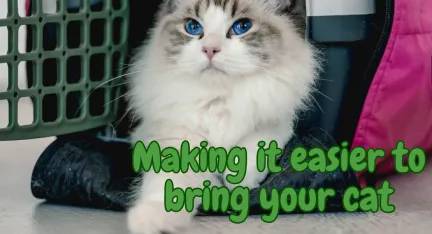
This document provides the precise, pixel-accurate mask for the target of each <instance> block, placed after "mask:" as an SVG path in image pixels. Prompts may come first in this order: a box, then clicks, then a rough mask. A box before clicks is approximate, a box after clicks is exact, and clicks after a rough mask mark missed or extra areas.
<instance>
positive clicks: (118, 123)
mask: <svg viewBox="0 0 432 234" xmlns="http://www.w3.org/2000/svg"><path fill="white" fill-rule="evenodd" d="M135 103H136V101H135V102H134V103H132V105H130V107H129V108H128V109H127V110H126V111H125V113H124V114H123V116H122V117H121V118H120V119H119V120H117V121H116V122H115V123H114V124H115V126H114V129H116V128H117V127H118V126H119V125H120V123H121V122H122V121H123V120H124V119H125V118H126V116H127V115H128V114H129V112H130V111H132V106H134V105H135Z"/></svg>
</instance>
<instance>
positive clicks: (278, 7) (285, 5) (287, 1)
mask: <svg viewBox="0 0 432 234" xmlns="http://www.w3.org/2000/svg"><path fill="white" fill-rule="evenodd" d="M265 1H266V4H267V5H268V6H269V7H270V8H271V9H273V10H274V11H275V12H277V13H280V14H283V13H287V12H289V11H290V9H291V8H292V6H293V4H294V2H295V0H265Z"/></svg>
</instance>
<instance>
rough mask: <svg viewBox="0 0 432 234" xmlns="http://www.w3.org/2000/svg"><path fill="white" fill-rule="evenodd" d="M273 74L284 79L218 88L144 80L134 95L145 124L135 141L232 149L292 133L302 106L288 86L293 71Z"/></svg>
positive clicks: (181, 80)
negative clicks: (260, 134) (272, 130)
mask: <svg viewBox="0 0 432 234" xmlns="http://www.w3.org/2000/svg"><path fill="white" fill-rule="evenodd" d="M273 73H275V74H278V75H277V76H280V77H284V76H285V78H283V79H282V78H279V79H278V78H275V77H274V76H275V75H273V76H271V75H267V74H258V75H255V76H250V77H245V78H242V79H239V80H237V81H236V82H230V84H229V85H225V86H224V85H222V86H216V85H213V84H211V83H206V82H202V81H200V80H199V78H197V77H190V76H188V74H179V75H169V74H157V75H156V74H155V75H153V74H152V72H148V73H144V74H140V75H144V77H139V78H138V77H136V80H137V82H136V83H134V86H135V88H134V90H133V91H134V92H136V93H135V99H136V100H134V102H136V103H135V105H136V106H137V108H136V110H135V112H136V114H137V115H139V116H141V117H143V119H144V121H143V123H142V126H141V127H139V129H137V130H136V131H135V134H134V136H135V138H136V139H134V140H136V141H138V140H144V141H145V140H147V139H151V140H156V139H157V140H164V139H163V138H164V137H168V138H174V137H175V138H179V139H184V140H192V141H193V140H194V139H195V140H196V139H198V138H199V139H200V140H206V141H208V142H209V143H210V144H211V145H215V146H222V147H226V148H229V147H232V146H235V145H236V144H238V143H239V142H238V141H239V140H240V139H241V138H242V137H244V136H247V135H248V134H251V133H252V132H254V131H256V130H259V129H260V128H266V127H269V126H270V127H271V126H280V127H285V130H286V131H287V133H288V132H289V128H287V127H289V124H290V123H291V122H292V120H293V117H294V116H295V113H294V110H295V107H296V106H298V105H299V104H300V102H301V100H299V99H298V98H293V97H292V96H295V95H296V93H297V92H293V91H292V89H293V87H291V86H290V84H289V83H287V81H285V80H286V75H287V74H290V72H289V71H285V72H283V71H274V72H273ZM159 76H163V78H159ZM182 76H183V77H182ZM147 79H148V80H147ZM150 83H151V85H150ZM147 84H148V85H147ZM298 88H301V87H298ZM141 103H142V105H140V104H141ZM157 129H158V130H157ZM164 129H166V131H167V132H165V131H163V130H164ZM176 130H178V131H176ZM149 134H150V135H151V137H150V136H149V137H146V136H147V135H149ZM157 135H159V136H157ZM189 137H194V139H188V138H189ZM287 137H289V136H287ZM194 143H197V142H194ZM198 143H199V142H198Z"/></svg>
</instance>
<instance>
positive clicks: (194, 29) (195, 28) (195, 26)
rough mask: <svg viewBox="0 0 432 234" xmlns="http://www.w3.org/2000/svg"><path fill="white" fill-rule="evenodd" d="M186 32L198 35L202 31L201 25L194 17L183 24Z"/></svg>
mask: <svg viewBox="0 0 432 234" xmlns="http://www.w3.org/2000/svg"><path fill="white" fill-rule="evenodd" d="M185 29H186V32H187V33H189V34H191V35H200V34H201V33H202V32H203V27H202V26H201V24H200V23H198V21H196V20H194V19H189V20H187V21H186V24H185Z"/></svg>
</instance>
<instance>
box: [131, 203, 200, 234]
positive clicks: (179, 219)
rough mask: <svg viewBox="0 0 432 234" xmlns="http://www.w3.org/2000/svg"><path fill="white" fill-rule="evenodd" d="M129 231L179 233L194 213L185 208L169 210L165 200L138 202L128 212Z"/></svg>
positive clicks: (141, 233)
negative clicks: (165, 205) (165, 206)
mask: <svg viewBox="0 0 432 234" xmlns="http://www.w3.org/2000/svg"><path fill="white" fill-rule="evenodd" d="M127 219H128V220H127V221H128V228H129V231H130V232H132V233H136V234H161V233H177V232H180V231H182V230H183V229H185V228H186V227H187V226H188V224H189V223H190V221H191V219H192V214H191V213H188V212H187V211H185V210H182V211H180V212H167V211H166V210H165V208H164V203H163V202H153V201H146V202H142V203H138V204H137V205H136V206H135V207H133V208H132V209H131V210H129V212H128V217H127Z"/></svg>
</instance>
